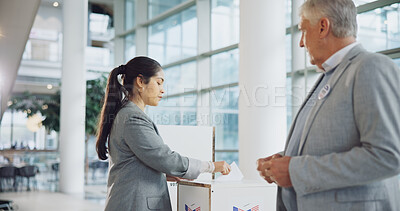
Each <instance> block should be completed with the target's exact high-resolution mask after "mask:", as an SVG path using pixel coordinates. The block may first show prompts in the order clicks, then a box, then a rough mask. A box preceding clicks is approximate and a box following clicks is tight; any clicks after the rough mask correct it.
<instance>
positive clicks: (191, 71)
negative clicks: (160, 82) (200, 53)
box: [164, 62, 197, 95]
mask: <svg viewBox="0 0 400 211" xmlns="http://www.w3.org/2000/svg"><path fill="white" fill-rule="evenodd" d="M164 73H165V82H164V89H165V94H167V95H171V94H176V93H184V92H188V91H193V90H195V89H196V73H197V72H196V62H189V63H185V64H182V65H178V66H174V67H170V68H166V69H164Z"/></svg>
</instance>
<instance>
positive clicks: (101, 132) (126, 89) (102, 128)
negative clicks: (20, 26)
mask: <svg viewBox="0 0 400 211" xmlns="http://www.w3.org/2000/svg"><path fill="white" fill-rule="evenodd" d="M160 70H161V66H160V64H159V63H158V62H157V61H155V60H153V59H151V58H148V57H144V56H141V57H135V58H133V59H131V60H130V61H129V62H128V63H127V64H126V65H121V66H119V67H117V68H114V69H113V70H112V71H111V73H110V75H109V77H108V81H107V89H106V93H105V97H104V104H103V108H102V109H101V114H100V121H99V124H98V130H97V141H96V151H97V155H98V156H99V158H100V159H101V160H106V159H107V153H108V149H107V141H108V139H109V136H110V132H111V127H112V124H113V122H114V119H115V117H116V115H117V113H118V111H119V110H120V109H121V108H122V107H123V106H124V105H125V104H126V103H128V102H129V96H130V95H131V94H132V92H133V81H134V79H135V78H136V77H138V75H142V76H143V78H144V81H145V83H148V81H149V80H150V78H151V77H152V76H154V75H155V74H156V73H157V72H158V71H160ZM118 75H122V77H121V79H122V81H123V85H121V83H120V82H119V80H118Z"/></svg>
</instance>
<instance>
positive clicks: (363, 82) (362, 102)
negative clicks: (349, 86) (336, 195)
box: [289, 54, 400, 195]
mask: <svg viewBox="0 0 400 211" xmlns="http://www.w3.org/2000/svg"><path fill="white" fill-rule="evenodd" d="M357 71H358V72H357V73H356V75H355V77H356V78H355V81H354V87H353V88H354V89H353V110H354V117H355V123H356V126H357V128H358V130H359V134H360V144H359V146H355V147H353V148H352V149H350V150H349V151H347V152H342V153H331V154H327V155H324V156H309V155H305V156H298V157H293V158H292V159H291V161H290V164H289V172H290V178H291V181H292V184H293V187H294V189H295V191H296V193H298V194H300V195H305V194H309V193H314V192H320V191H326V190H331V189H336V188H344V187H351V186H357V185H364V184H368V183H371V182H374V181H379V180H383V179H386V178H389V177H393V176H395V175H397V174H399V173H400V71H399V69H398V67H396V66H395V64H394V63H393V62H392V61H390V60H389V59H388V58H386V57H384V56H382V55H376V54H371V55H369V56H367V57H366V58H365V60H364V61H363V65H361V67H360V69H358V70H357Z"/></svg>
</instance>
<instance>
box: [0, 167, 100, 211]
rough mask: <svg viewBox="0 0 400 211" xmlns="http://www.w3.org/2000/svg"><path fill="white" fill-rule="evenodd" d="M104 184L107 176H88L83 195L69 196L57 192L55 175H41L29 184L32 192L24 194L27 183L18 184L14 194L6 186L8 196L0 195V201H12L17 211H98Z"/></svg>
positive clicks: (20, 182) (98, 174) (97, 174)
mask: <svg viewBox="0 0 400 211" xmlns="http://www.w3.org/2000/svg"><path fill="white" fill-rule="evenodd" d="M106 180H107V174H106V172H90V174H89V177H88V184H87V185H85V193H84V195H81V196H71V195H67V194H63V193H60V192H57V191H58V183H59V181H58V177H56V175H55V174H54V173H52V172H49V171H41V173H40V174H38V175H36V181H37V182H36V183H35V182H34V181H33V180H32V181H31V184H30V187H31V189H32V191H26V190H27V180H22V181H21V180H19V185H18V186H19V187H18V191H17V192H13V190H12V189H11V188H10V187H12V185H11V186H10V185H9V186H10V187H8V188H6V190H7V192H0V200H12V201H13V202H14V204H15V205H16V207H17V208H18V209H16V210H19V211H64V210H65V211H92V210H93V211H101V210H104V204H105V198H106V194H107V185H106ZM11 184H12V183H11ZM34 184H36V185H34ZM3 185H4V184H3ZM35 189H38V190H35Z"/></svg>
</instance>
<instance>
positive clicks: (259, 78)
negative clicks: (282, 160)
mask: <svg viewBox="0 0 400 211" xmlns="http://www.w3.org/2000/svg"><path fill="white" fill-rule="evenodd" d="M239 49H240V64H239V88H240V95H239V163H240V168H241V170H242V171H243V174H244V176H245V178H247V179H257V180H262V178H261V177H260V176H259V174H258V172H257V170H256V160H257V159H258V158H260V157H266V156H269V155H272V154H274V153H277V152H280V151H283V149H284V145H285V137H286V102H285V101H286V98H285V84H286V65H285V1H277V0H245V1H241V2H240V42H239Z"/></svg>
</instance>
